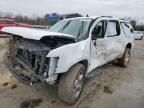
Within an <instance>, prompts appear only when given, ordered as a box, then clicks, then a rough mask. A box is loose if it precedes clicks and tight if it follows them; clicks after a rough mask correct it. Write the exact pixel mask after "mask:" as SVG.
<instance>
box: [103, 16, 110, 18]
mask: <svg viewBox="0 0 144 108" xmlns="http://www.w3.org/2000/svg"><path fill="white" fill-rule="evenodd" d="M101 17H109V18H113V17H112V16H101Z"/></svg>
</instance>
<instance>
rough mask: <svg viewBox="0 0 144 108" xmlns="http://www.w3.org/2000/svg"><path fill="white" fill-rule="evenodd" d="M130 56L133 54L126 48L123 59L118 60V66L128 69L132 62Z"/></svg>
mask: <svg viewBox="0 0 144 108" xmlns="http://www.w3.org/2000/svg"><path fill="white" fill-rule="evenodd" d="M130 54H131V49H130V48H126V49H125V52H124V55H123V57H122V58H121V59H119V60H118V64H119V65H120V66H123V67H127V66H128V64H129V61H130Z"/></svg>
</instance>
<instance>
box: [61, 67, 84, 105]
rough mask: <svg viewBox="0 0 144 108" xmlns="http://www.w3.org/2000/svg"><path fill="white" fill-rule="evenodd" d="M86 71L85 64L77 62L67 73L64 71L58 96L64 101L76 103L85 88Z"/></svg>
mask: <svg viewBox="0 0 144 108" xmlns="http://www.w3.org/2000/svg"><path fill="white" fill-rule="evenodd" d="M85 72H86V69H85V66H84V65H82V64H77V65H75V66H73V67H72V68H71V69H70V70H69V71H68V72H67V73H64V75H63V76H62V77H61V79H60V83H59V88H58V96H59V98H60V99H61V100H62V101H64V102H66V103H68V104H74V103H75V102H76V101H77V100H78V99H79V96H80V94H81V91H82V88H83V83H84V79H85Z"/></svg>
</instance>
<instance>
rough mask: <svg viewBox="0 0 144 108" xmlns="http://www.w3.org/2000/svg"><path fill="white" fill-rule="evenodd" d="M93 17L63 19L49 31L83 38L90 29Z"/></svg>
mask: <svg viewBox="0 0 144 108" xmlns="http://www.w3.org/2000/svg"><path fill="white" fill-rule="evenodd" d="M91 22H92V19H73V20H62V21H60V22H58V23H56V24H55V25H54V26H52V27H51V28H50V29H49V31H51V32H58V33H64V34H68V35H72V36H74V37H75V38H78V39H82V38H83V37H85V36H86V35H87V33H88V31H89V27H90V25H91Z"/></svg>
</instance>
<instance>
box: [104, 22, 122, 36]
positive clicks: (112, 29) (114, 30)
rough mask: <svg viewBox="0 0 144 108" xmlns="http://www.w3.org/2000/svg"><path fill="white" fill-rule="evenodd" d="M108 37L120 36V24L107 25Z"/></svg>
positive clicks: (110, 23)
mask: <svg viewBox="0 0 144 108" xmlns="http://www.w3.org/2000/svg"><path fill="white" fill-rule="evenodd" d="M106 35H107V37H112V36H119V35H120V26H119V22H117V21H109V22H108V24H107V30H106Z"/></svg>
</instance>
